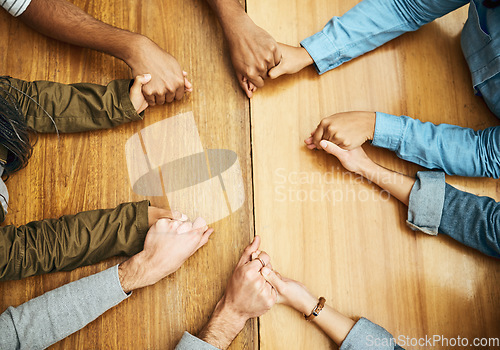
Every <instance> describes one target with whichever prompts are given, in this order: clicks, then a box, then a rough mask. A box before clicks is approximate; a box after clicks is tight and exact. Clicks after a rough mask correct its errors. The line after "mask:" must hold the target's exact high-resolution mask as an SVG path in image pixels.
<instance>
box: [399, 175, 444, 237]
mask: <svg viewBox="0 0 500 350" xmlns="http://www.w3.org/2000/svg"><path fill="white" fill-rule="evenodd" d="M445 185H446V183H445V177H444V173H442V172H435V171H419V172H418V173H417V179H416V181H415V184H414V185H413V188H412V190H411V192H410V202H409V204H408V220H407V221H406V223H407V224H408V226H410V228H411V229H413V230H415V231H422V232H424V233H427V234H429V235H433V236H435V235H437V234H438V230H439V224H440V222H441V216H442V213H443V207H444V197H445Z"/></svg>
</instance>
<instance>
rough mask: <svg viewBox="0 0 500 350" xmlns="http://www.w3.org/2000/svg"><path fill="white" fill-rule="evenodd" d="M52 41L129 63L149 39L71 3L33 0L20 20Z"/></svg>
mask: <svg viewBox="0 0 500 350" xmlns="http://www.w3.org/2000/svg"><path fill="white" fill-rule="evenodd" d="M19 18H20V19H21V20H22V21H23V22H24V23H26V24H27V25H29V26H30V27H32V28H34V29H35V30H37V31H39V32H40V33H43V34H45V35H47V36H49V37H51V38H54V39H57V40H61V41H64V42H67V43H70V44H73V45H78V46H83V47H87V48H91V49H94V50H98V51H102V52H105V53H108V54H110V55H113V56H115V57H117V58H120V59H122V60H124V61H125V62H127V63H128V61H129V60H131V59H132V58H133V56H134V52H133V49H134V47H136V46H138V45H137V44H138V43H139V42H140V41H141V40H144V39H146V38H144V37H143V36H141V35H139V34H136V33H131V32H129V31H126V30H122V29H118V28H115V27H113V26H111V25H108V24H106V23H103V22H101V21H99V20H97V19H95V18H93V17H92V16H90V15H89V14H87V13H86V12H84V11H83V10H82V9H80V8H79V7H77V6H75V5H73V4H71V3H70V2H68V1H67V0H32V2H31V4H30V5H29V6H28V8H27V9H26V11H25V12H24V13H23V14H22V15H21V16H20V17H19Z"/></svg>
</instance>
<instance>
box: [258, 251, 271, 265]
mask: <svg viewBox="0 0 500 350" xmlns="http://www.w3.org/2000/svg"><path fill="white" fill-rule="evenodd" d="M257 259H259V262H260V263H261V265H262V263H264V266H267V265H268V264H269V262H270V261H271V257H270V256H269V255H268V254H267V253H266V252H261V253H260V254H259V256H258V257H257ZM264 266H262V267H264Z"/></svg>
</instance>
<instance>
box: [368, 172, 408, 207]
mask: <svg viewBox="0 0 500 350" xmlns="http://www.w3.org/2000/svg"><path fill="white" fill-rule="evenodd" d="M361 175H362V176H363V177H365V178H366V179H368V180H370V181H371V182H373V183H375V184H376V185H378V186H379V187H380V188H382V189H383V190H385V191H387V192H389V193H390V194H391V195H393V196H394V197H396V198H397V199H398V200H399V201H400V202H402V203H404V204H406V205H408V203H409V200H410V193H411V190H412V188H413V185H414V184H415V179H414V178H412V177H409V176H406V175H403V174H400V173H397V172H395V171H392V170H389V169H386V168H384V167H382V166H380V165H378V164H376V163H373V162H372V163H371V164H369V165H367V166H364V167H363V169H362V171H361Z"/></svg>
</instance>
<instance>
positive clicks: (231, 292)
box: [223, 236, 277, 321]
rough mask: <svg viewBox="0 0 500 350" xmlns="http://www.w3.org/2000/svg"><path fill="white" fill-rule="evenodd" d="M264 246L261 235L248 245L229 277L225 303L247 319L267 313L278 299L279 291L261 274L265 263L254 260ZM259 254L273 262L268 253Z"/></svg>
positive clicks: (267, 262)
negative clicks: (255, 254) (277, 293)
mask: <svg viewBox="0 0 500 350" xmlns="http://www.w3.org/2000/svg"><path fill="white" fill-rule="evenodd" d="M259 246H260V237H259V236H255V238H254V241H253V242H252V243H251V244H250V245H249V246H248V247H246V248H245V251H244V252H243V254H242V255H241V258H240V261H239V262H238V264H237V265H236V268H235V270H234V272H233V275H232V276H231V279H230V280H229V283H228V285H227V287H226V293H225V295H224V298H223V299H224V304H225V307H226V308H227V309H228V310H231V311H232V313H233V314H235V315H236V316H238V317H239V318H240V319H244V320H245V321H246V320H247V319H249V318H252V317H257V316H260V315H262V314H264V313H265V312H267V311H268V310H269V309H271V307H272V306H273V305H274V303H275V302H276V297H277V296H276V293H275V292H274V291H273V289H272V287H271V285H270V284H269V283H267V282H266V280H265V279H264V278H263V276H262V275H261V273H260V270H261V269H262V263H261V262H260V261H259V260H258V259H254V260H252V253H254V252H255V251H257V250H258V249H259ZM258 257H259V258H260V259H262V260H263V261H264V264H265V265H268V264H269V263H270V260H271V259H270V257H269V255H267V254H266V252H260V253H259V255H258Z"/></svg>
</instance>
